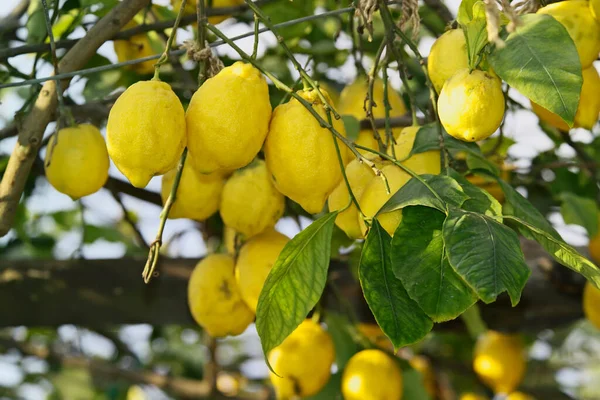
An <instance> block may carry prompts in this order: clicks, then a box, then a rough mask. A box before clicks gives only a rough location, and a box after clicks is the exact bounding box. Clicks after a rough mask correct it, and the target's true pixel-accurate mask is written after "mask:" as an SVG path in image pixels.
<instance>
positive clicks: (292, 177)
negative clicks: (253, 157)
mask: <svg viewBox="0 0 600 400" xmlns="http://www.w3.org/2000/svg"><path fill="white" fill-rule="evenodd" d="M321 92H322V93H324V94H325V95H326V96H327V97H328V95H327V93H326V92H325V91H324V90H323V89H321ZM298 94H299V95H300V96H301V97H302V98H303V99H304V100H306V101H308V102H309V103H311V104H312V107H313V109H314V111H316V112H317V113H318V114H319V115H320V116H321V117H322V118H323V119H324V120H325V121H327V115H326V113H325V108H324V107H323V104H322V103H321V100H320V98H319V96H318V95H317V93H316V92H315V91H314V90H307V91H302V90H301V91H298ZM333 126H334V128H335V129H336V130H337V131H338V132H339V133H340V134H342V135H344V136H345V134H346V131H345V130H344V123H343V122H342V120H341V119H339V120H336V119H333ZM338 146H339V149H340V152H341V155H342V160H346V159H347V157H348V156H347V150H346V146H345V145H344V144H343V143H342V142H341V141H340V140H338ZM265 160H266V161H267V167H268V168H269V171H271V174H272V177H273V182H274V183H275V187H276V188H277V189H278V190H279V191H280V192H281V193H283V194H284V195H286V196H287V197H289V198H290V199H292V200H294V201H295V202H296V203H298V204H300V205H301V206H302V208H304V209H305V210H306V211H307V212H309V213H311V214H315V213H318V212H320V211H321V210H322V209H323V206H324V205H325V200H327V197H328V196H329V194H330V193H331V192H333V190H334V189H335V187H336V186H337V184H338V183H339V182H340V181H341V179H342V172H341V168H340V164H339V161H338V156H337V152H336V148H335V143H334V141H333V138H332V133H331V132H330V131H329V130H328V129H327V128H323V127H321V125H320V124H319V122H318V121H317V120H316V119H315V117H314V116H313V115H312V114H311V113H310V112H309V111H308V110H307V109H306V108H305V107H304V106H303V105H302V104H301V103H300V102H299V101H298V100H296V99H295V98H293V99H292V100H290V101H289V102H288V103H285V104H282V105H280V106H278V107H277V108H276V109H275V111H274V112H273V118H272V119H271V126H270V129H269V135H268V136H267V140H266V142H265ZM343 162H344V164H345V161H343Z"/></svg>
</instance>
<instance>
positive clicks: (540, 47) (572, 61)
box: [488, 14, 583, 126]
mask: <svg viewBox="0 0 600 400" xmlns="http://www.w3.org/2000/svg"><path fill="white" fill-rule="evenodd" d="M521 22H522V24H521V26H519V27H518V28H517V29H516V31H515V32H513V33H511V34H509V35H508V36H507V37H506V38H505V46H504V47H502V48H500V47H495V48H494V49H493V50H492V52H491V54H490V56H489V58H488V61H489V62H490V64H491V65H492V67H493V68H494V71H495V72H496V73H497V74H498V76H500V77H501V78H502V79H503V80H504V81H506V83H508V84H509V85H510V86H512V87H513V88H515V89H517V90H518V91H519V92H521V93H522V94H523V95H525V96H527V97H528V98H529V99H531V100H532V101H534V102H535V103H537V104H539V105H540V106H542V107H544V108H545V109H547V110H549V111H552V112H553V113H555V114H558V115H559V116H560V117H561V118H562V119H563V120H564V121H565V122H566V123H567V124H568V125H569V126H573V120H574V118H575V113H576V112H577V106H578V104H579V95H580V92H581V85H582V82H583V78H582V76H581V63H580V61H579V56H578V54H577V49H576V47H575V44H574V43H573V40H572V39H571V37H570V36H569V33H568V32H567V30H566V29H565V27H564V26H563V25H562V24H561V23H560V22H558V21H557V20H555V19H554V18H552V17H551V16H549V15H541V14H528V15H524V16H522V17H521ZM558 54H560V56H558Z"/></svg>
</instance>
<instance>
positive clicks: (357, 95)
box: [338, 77, 406, 154]
mask: <svg viewBox="0 0 600 400" xmlns="http://www.w3.org/2000/svg"><path fill="white" fill-rule="evenodd" d="M368 91H369V83H368V80H367V78H366V77H359V78H358V79H357V80H356V81H354V82H353V83H352V84H351V85H348V86H346V87H345V88H344V90H342V93H341V94H340V100H339V106H338V112H339V113H340V114H342V115H351V116H353V117H355V118H356V119H358V120H359V121H360V120H361V119H365V118H367V111H366V110H365V100H366V98H367V93H368ZM383 99H384V97H383V81H382V80H381V79H379V78H377V79H375V81H374V82H373V101H374V102H375V104H376V106H375V105H373V117H374V118H385V106H384V102H383ZM388 100H389V102H390V107H391V110H390V117H399V116H402V115H404V114H406V106H405V105H404V102H403V101H402V98H401V97H400V95H398V93H397V92H396V91H395V90H394V89H393V88H392V87H391V86H388ZM393 131H394V132H398V131H400V129H394V130H393ZM378 132H379V135H380V136H382V137H384V136H385V130H384V129H378ZM355 142H356V144H359V145H361V146H365V147H368V148H370V149H374V150H378V149H379V144H378V143H377V140H375V138H374V137H373V131H372V130H371V129H363V130H361V131H360V133H359V134H358V138H357V139H356V141H355ZM359 151H360V152H361V154H369V152H368V151H366V150H359Z"/></svg>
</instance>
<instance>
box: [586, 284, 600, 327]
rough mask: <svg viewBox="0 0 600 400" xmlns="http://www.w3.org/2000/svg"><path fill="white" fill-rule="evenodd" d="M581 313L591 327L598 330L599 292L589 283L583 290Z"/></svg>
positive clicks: (599, 322)
mask: <svg viewBox="0 0 600 400" xmlns="http://www.w3.org/2000/svg"><path fill="white" fill-rule="evenodd" d="M583 313H584V314H585V317H586V318H587V319H588V321H590V322H591V323H592V325H594V326H595V327H596V328H598V329H600V290H598V289H596V287H595V286H594V285H592V284H591V283H589V282H586V283H585V288H584V289H583Z"/></svg>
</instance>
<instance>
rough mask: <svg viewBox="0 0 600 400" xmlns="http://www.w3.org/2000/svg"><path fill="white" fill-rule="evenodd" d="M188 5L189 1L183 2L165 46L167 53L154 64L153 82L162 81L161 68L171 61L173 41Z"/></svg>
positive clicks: (164, 52)
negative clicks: (170, 52)
mask: <svg viewBox="0 0 600 400" xmlns="http://www.w3.org/2000/svg"><path fill="white" fill-rule="evenodd" d="M186 3H187V0H183V1H182V2H181V6H180V7H179V12H177V18H175V23H174V24H173V30H171V34H170V35H169V39H167V45H166V46H165V51H163V53H162V54H161V55H160V58H159V59H158V61H157V62H156V64H154V77H153V78H152V80H153V81H158V80H160V78H159V76H158V75H159V73H160V66H161V65H163V64H165V63H166V62H167V61H168V60H169V50H171V46H172V45H173V40H174V39H175V34H176V32H177V29H178V28H179V22H181V17H182V16H183V10H184V8H185V4H186ZM200 3H201V2H200Z"/></svg>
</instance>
